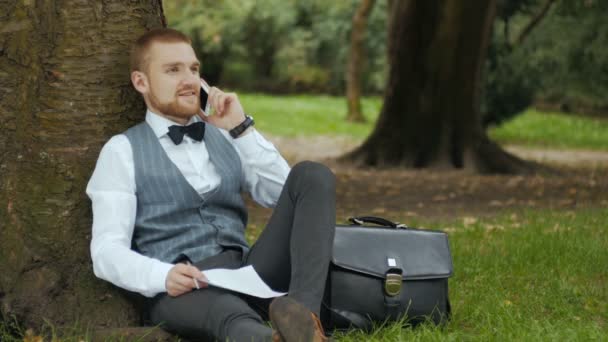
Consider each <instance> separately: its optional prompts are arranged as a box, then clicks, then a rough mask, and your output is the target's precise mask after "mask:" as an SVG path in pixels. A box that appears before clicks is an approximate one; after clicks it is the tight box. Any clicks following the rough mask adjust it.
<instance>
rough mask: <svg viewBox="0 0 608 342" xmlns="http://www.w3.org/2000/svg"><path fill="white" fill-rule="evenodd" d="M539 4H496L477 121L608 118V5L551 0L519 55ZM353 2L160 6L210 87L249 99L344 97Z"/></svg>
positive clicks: (372, 60)
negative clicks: (574, 115)
mask: <svg viewBox="0 0 608 342" xmlns="http://www.w3.org/2000/svg"><path fill="white" fill-rule="evenodd" d="M387 2H388V1H387V0H380V1H377V2H376V4H375V7H374V9H373V10H372V12H371V16H370V19H369V22H368V28H367V39H366V44H367V46H366V51H367V55H368V58H367V61H366V63H365V71H364V73H363V89H364V92H365V93H366V94H381V93H382V92H383V90H384V86H385V79H386V73H387V69H388V65H387V63H386V36H387V26H388V25H387V13H388V9H387V7H388V4H387ZM544 2H545V0H500V1H498V2H497V17H496V22H495V25H494V33H493V37H492V43H491V46H490V49H489V51H488V59H487V62H486V66H485V73H484V74H485V75H486V81H485V85H484V89H485V91H484V96H483V99H482V113H483V114H484V122H485V123H486V124H490V123H492V124H497V123H500V122H502V121H504V120H505V119H508V118H509V117H512V116H514V115H516V114H517V113H520V112H521V111H522V110H523V109H524V108H526V107H527V106H528V105H530V104H531V103H532V102H533V101H535V100H541V101H543V102H547V103H549V104H557V105H558V107H559V108H561V109H563V110H566V111H568V110H576V111H585V112H601V111H606V112H608V100H607V99H606V96H605V94H606V93H607V92H608V21H606V20H604V18H605V16H606V14H608V8H607V6H608V2H606V1H600V0H586V1H566V0H557V1H556V3H555V5H553V7H552V8H551V10H550V11H549V13H548V14H547V15H546V17H545V18H544V19H543V21H542V22H541V23H540V25H538V26H537V27H536V28H535V29H534V30H533V31H532V33H531V34H530V35H529V36H528V38H527V39H526V40H525V41H524V42H523V44H521V45H513V42H514V41H515V40H516V39H515V38H516V37H517V35H518V34H519V33H520V32H521V31H522V30H523V28H524V27H525V25H527V24H528V23H529V22H530V19H531V18H532V17H533V16H534V15H535V14H536V12H537V11H538V9H539V8H540V7H541V6H542V5H543V4H544ZM357 4H358V0H346V1H329V2H328V1H322V0H308V1H297V0H224V1H211V0H201V1H196V0H176V1H165V3H164V6H165V13H166V15H167V18H168V21H169V25H170V26H171V27H175V28H177V29H180V30H183V31H185V32H187V33H189V34H190V35H191V36H192V37H193V40H194V45H195V48H196V50H197V53H198V54H199V57H200V58H201V59H202V61H203V75H204V77H205V78H207V80H208V81H209V82H210V83H212V84H221V85H222V86H224V87H226V86H230V87H233V88H239V89H242V90H248V91H253V92H260V91H270V92H275V93H279V92H315V93H316V92H324V93H331V94H341V93H343V92H344V87H345V82H344V74H345V68H346V65H347V58H348V49H349V39H350V26H351V19H352V15H353V14H354V12H355V9H356V6H357Z"/></svg>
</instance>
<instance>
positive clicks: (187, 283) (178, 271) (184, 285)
mask: <svg viewBox="0 0 608 342" xmlns="http://www.w3.org/2000/svg"><path fill="white" fill-rule="evenodd" d="M195 281H198V285H199V287H201V288H202V287H207V286H208V284H207V283H208V281H207V277H205V275H204V274H203V273H202V272H201V271H200V270H199V269H198V268H196V267H194V266H192V265H185V264H177V265H175V266H173V267H172V268H171V270H170V271H169V274H167V279H166V280H165V287H166V288H167V293H168V294H169V296H171V297H177V296H179V295H183V294H184V293H187V292H190V291H192V289H195V288H196V283H195Z"/></svg>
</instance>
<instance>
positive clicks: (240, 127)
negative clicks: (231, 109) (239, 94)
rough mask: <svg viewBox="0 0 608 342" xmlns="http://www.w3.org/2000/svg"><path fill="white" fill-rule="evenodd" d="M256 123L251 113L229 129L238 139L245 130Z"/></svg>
mask: <svg viewBox="0 0 608 342" xmlns="http://www.w3.org/2000/svg"><path fill="white" fill-rule="evenodd" d="M254 124H255V121H253V117H251V116H250V115H245V120H244V121H243V122H241V123H240V124H238V125H237V126H236V127H234V128H233V129H231V130H230V131H229V133H230V136H231V137H232V138H233V139H236V138H238V137H239V135H241V134H242V133H243V132H245V130H247V128H249V127H251V126H253V125H254Z"/></svg>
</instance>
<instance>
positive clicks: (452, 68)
mask: <svg viewBox="0 0 608 342" xmlns="http://www.w3.org/2000/svg"><path fill="white" fill-rule="evenodd" d="M495 7H496V4H495V1H494V0H491V1H488V0H448V1H441V0H409V1H396V2H395V3H394V4H393V9H392V15H391V18H390V20H391V24H390V31H389V41H388V56H389V63H390V72H389V79H388V83H387V88H386V90H385V96H384V104H383V107H382V110H381V113H380V116H379V118H378V121H377V123H376V126H375V128H374V131H373V132H372V133H371V135H370V136H369V137H368V138H367V140H366V141H365V142H364V143H363V144H362V145H361V146H360V147H359V148H357V149H356V150H354V151H353V152H351V153H350V154H348V155H346V156H345V157H343V160H348V161H354V162H355V163H357V164H363V165H371V166H405V167H414V168H423V167H431V168H448V169H449V168H465V169H471V170H475V171H478V172H530V171H532V170H533V167H531V166H530V164H528V163H526V162H523V161H521V160H519V159H517V158H516V157H514V156H512V155H509V154H508V153H507V152H505V151H504V150H502V149H501V148H500V147H499V146H498V145H496V144H494V143H492V142H491V141H490V140H489V139H488V138H487V136H486V134H485V131H484V130H483V128H482V126H481V119H480V112H479V97H480V86H481V72H482V70H483V68H482V66H483V63H484V61H485V56H486V50H487V47H488V43H489V39H490V34H491V30H492V24H493V21H494V17H495Z"/></svg>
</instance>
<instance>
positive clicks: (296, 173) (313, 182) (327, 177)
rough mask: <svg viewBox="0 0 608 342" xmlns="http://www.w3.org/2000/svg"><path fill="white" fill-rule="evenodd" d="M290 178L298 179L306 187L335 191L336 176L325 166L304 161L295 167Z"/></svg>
mask: <svg viewBox="0 0 608 342" xmlns="http://www.w3.org/2000/svg"><path fill="white" fill-rule="evenodd" d="M290 176H292V177H294V178H296V179H297V182H298V183H301V184H302V185H304V186H307V187H308V186H321V187H323V188H325V189H328V190H331V191H335V187H336V176H335V175H334V173H333V172H332V171H331V170H330V169H329V168H328V167H327V166H325V165H323V164H320V163H317V162H312V161H303V162H299V163H297V164H296V165H294V166H293V168H292V169H291V174H290Z"/></svg>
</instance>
